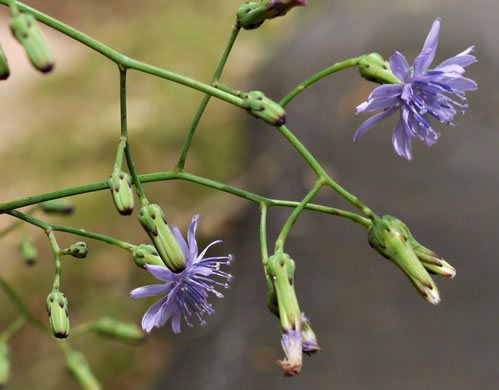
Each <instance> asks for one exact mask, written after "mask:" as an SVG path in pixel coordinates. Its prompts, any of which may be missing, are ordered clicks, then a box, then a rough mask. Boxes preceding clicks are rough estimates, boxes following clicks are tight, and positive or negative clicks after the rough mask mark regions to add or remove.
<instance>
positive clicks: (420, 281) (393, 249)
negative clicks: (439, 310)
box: [368, 215, 440, 305]
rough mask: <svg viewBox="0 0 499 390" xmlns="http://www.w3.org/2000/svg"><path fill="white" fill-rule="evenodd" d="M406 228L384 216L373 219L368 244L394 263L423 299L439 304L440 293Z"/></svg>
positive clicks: (394, 219)
mask: <svg viewBox="0 0 499 390" xmlns="http://www.w3.org/2000/svg"><path fill="white" fill-rule="evenodd" d="M409 239H410V232H409V229H408V228H407V226H406V225H405V224H404V223H403V222H402V221H400V220H399V219H397V218H394V217H391V216H389V215H385V216H383V217H382V218H379V217H377V218H375V220H374V222H373V224H372V225H371V227H369V229H368V241H369V244H370V245H371V246H372V247H373V248H374V249H376V250H377V251H378V252H379V253H381V254H382V255H383V256H384V257H386V258H387V259H389V260H391V261H392V262H394V263H395V264H396V265H397V266H398V267H399V268H400V269H401V270H402V271H404V273H405V274H406V275H407V277H408V278H409V280H410V281H411V282H412V283H413V284H414V286H415V287H416V288H417V289H418V291H419V292H420V293H421V295H423V297H424V298H425V299H426V300H427V301H428V302H430V303H431V304H433V305H436V304H437V303H439V302H440V293H439V292H438V289H437V286H436V285H435V283H434V282H433V279H432V278H431V277H430V275H429V274H428V272H427V271H426V269H425V268H424V267H423V264H422V263H421V261H420V260H419V259H418V257H417V256H416V253H415V252H414V249H413V247H412V245H411V243H410V241H409Z"/></svg>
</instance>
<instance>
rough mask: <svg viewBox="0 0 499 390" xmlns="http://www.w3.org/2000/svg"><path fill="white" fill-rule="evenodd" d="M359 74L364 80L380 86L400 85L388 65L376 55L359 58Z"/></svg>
mask: <svg viewBox="0 0 499 390" xmlns="http://www.w3.org/2000/svg"><path fill="white" fill-rule="evenodd" d="M359 72H360V75H361V76H362V77H364V78H365V79H366V80H369V81H373V82H376V83H380V84H401V83H402V81H400V80H399V79H398V78H397V76H395V75H394V74H393V72H392V69H391V68H390V63H389V62H388V61H385V60H384V59H383V57H382V56H381V55H380V54H378V53H371V54H366V55H363V56H361V57H360V58H359Z"/></svg>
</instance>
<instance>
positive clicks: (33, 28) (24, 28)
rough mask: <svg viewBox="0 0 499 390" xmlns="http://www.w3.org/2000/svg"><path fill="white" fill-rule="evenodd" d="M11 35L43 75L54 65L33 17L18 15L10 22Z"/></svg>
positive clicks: (50, 53)
mask: <svg viewBox="0 0 499 390" xmlns="http://www.w3.org/2000/svg"><path fill="white" fill-rule="evenodd" d="M9 26H10V30H11V31H12V35H14V37H15V38H16V39H17V40H18V42H19V43H20V44H21V45H23V46H24V49H25V50H26V53H27V54H28V57H29V60H30V61H31V63H32V64H33V66H34V67H35V68H36V69H38V70H39V71H41V72H43V73H48V72H50V71H51V70H52V69H53V68H54V65H55V61H54V57H53V56H52V52H51V51H50V49H49V47H48V45H47V42H46V41H45V39H44V38H43V35H42V32H41V31H40V29H39V28H38V24H37V23H36V20H35V18H34V17H33V15H29V14H23V13H21V12H20V13H18V14H17V15H15V16H14V17H13V19H12V21H11V22H10V25H9Z"/></svg>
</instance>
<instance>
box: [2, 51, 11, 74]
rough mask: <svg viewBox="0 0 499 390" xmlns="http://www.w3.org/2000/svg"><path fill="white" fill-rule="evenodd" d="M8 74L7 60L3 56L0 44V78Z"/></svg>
mask: <svg viewBox="0 0 499 390" xmlns="http://www.w3.org/2000/svg"><path fill="white" fill-rule="evenodd" d="M9 75H10V69H9V63H8V62H7V57H5V54H4V52H3V50H2V46H0V80H5V79H7V78H9Z"/></svg>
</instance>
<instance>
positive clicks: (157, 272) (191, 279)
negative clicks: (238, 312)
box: [130, 215, 233, 333]
mask: <svg viewBox="0 0 499 390" xmlns="http://www.w3.org/2000/svg"><path fill="white" fill-rule="evenodd" d="M198 219H199V215H195V216H194V217H193V218H192V223H191V226H190V228H189V232H188V235H187V241H188V243H186V242H185V240H184V238H183V237H182V234H181V233H180V230H179V229H178V228H177V227H176V226H175V225H173V226H172V228H171V229H172V232H173V234H174V235H175V238H176V239H177V241H178V243H179V244H180V247H181V248H182V251H183V252H184V254H185V258H186V267H185V269H184V270H183V271H181V272H179V273H174V272H172V271H170V270H169V269H168V268H167V267H165V266H161V265H150V264H146V265H145V268H146V269H147V270H148V271H149V272H150V273H151V274H152V275H153V276H154V277H155V278H156V279H159V280H161V281H162V282H164V283H162V284H154V285H150V286H144V287H139V288H136V289H135V290H133V291H132V292H131V293H130V294H131V297H132V298H144V297H151V296H157V295H165V296H164V297H163V298H161V299H160V300H159V301H157V302H156V303H154V304H153V305H152V306H151V307H150V308H149V309H148V310H147V312H146V313H145V314H144V317H143V318H142V328H143V329H144V331H145V332H150V331H151V330H152V328H154V327H158V328H160V327H163V326H165V324H166V322H167V321H168V319H169V318H170V317H171V318H172V321H171V322H172V328H173V332H174V333H180V321H181V318H182V317H183V318H184V319H185V322H186V323H187V325H189V326H192V324H191V322H190V321H189V319H190V317H192V316H193V315H195V316H197V317H198V318H199V321H200V322H201V325H204V324H205V323H206V322H205V320H204V319H203V318H202V317H203V315H204V314H208V315H211V314H213V313H214V312H215V310H213V308H212V305H211V304H209V303H208V293H209V292H211V293H213V294H215V295H216V296H217V297H218V298H223V295H222V294H221V293H220V292H218V291H217V290H216V289H215V286H222V287H225V288H228V287H229V284H228V282H229V281H230V280H231V279H232V275H230V274H228V273H226V272H223V271H221V270H220V266H221V265H229V264H230V263H231V262H232V260H233V258H232V255H228V256H221V257H206V258H205V257H204V256H205V255H206V252H207V251H208V248H210V247H211V246H212V245H215V244H218V243H220V242H222V241H220V240H217V241H213V242H212V243H211V244H210V245H208V246H207V247H206V248H205V249H204V250H203V251H202V252H201V253H199V254H198V245H197V241H196V230H197V225H198ZM214 277H220V278H222V279H225V281H224V282H219V281H216V280H214V279H213V278H214Z"/></svg>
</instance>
